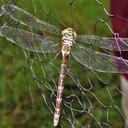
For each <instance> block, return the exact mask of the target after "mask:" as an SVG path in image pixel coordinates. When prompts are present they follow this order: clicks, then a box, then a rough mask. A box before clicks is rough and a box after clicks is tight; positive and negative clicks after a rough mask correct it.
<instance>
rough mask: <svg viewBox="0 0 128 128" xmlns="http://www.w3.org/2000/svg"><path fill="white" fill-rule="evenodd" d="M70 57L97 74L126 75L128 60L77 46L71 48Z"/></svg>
mask: <svg viewBox="0 0 128 128" xmlns="http://www.w3.org/2000/svg"><path fill="white" fill-rule="evenodd" d="M72 56H73V57H74V58H75V59H76V60H77V61H78V62H79V63H81V64H82V65H84V66H85V67H87V68H89V69H93V70H96V71H99V72H110V73H119V72H120V73H128V60H125V59H123V58H122V57H116V56H111V55H108V54H105V53H100V52H97V51H95V50H93V49H89V48H86V47H83V46H80V45H79V44H76V45H75V46H74V47H73V48H72Z"/></svg>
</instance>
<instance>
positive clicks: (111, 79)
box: [0, 0, 127, 128]
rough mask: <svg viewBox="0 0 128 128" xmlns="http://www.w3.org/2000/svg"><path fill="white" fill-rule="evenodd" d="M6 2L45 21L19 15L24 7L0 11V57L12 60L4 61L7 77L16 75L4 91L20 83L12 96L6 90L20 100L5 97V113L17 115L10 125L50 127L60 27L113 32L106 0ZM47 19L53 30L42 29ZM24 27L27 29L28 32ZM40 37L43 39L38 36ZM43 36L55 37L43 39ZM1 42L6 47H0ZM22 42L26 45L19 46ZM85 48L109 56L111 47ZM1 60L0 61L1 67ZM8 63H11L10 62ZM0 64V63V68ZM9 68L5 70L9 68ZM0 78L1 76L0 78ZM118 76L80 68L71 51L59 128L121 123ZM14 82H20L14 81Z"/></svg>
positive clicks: (102, 127)
mask: <svg viewBox="0 0 128 128" xmlns="http://www.w3.org/2000/svg"><path fill="white" fill-rule="evenodd" d="M8 4H10V5H13V4H14V5H15V6H16V7H19V8H21V9H23V10H24V11H27V12H29V13H31V14H32V15H34V16H35V17H38V18H39V19H40V20H42V21H45V22H39V21H38V20H36V23H35V22H32V21H34V20H35V19H34V18H33V16H32V17H31V18H27V17H25V15H22V13H24V11H23V10H17V11H16V12H13V11H14V10H13V9H11V8H6V9H5V11H3V12H2V13H1V17H0V18H1V21H0V24H1V25H0V26H3V27H2V29H1V30H3V28H4V26H5V29H4V31H5V32H6V31H7V30H8V31H7V34H6V36H5V38H2V39H1V40H0V42H1V43H0V46H1V51H2V52H3V54H1V56H2V60H4V57H5V58H7V56H9V59H7V60H6V61H7V62H8V61H9V60H13V59H14V60H13V62H9V63H11V68H12V67H13V66H12V65H14V71H13V72H14V74H13V73H12V74H11V75H10V74H9V76H8V77H12V76H13V75H14V76H13V78H11V79H15V78H16V79H15V80H14V82H10V84H9V85H8V84H7V85H8V86H7V88H6V89H7V91H8V92H9V93H10V91H9V90H13V89H14V88H15V86H16V88H18V87H19V86H22V87H20V88H19V90H18V89H14V90H15V91H14V93H15V94H12V93H11V94H12V95H15V96H16V93H19V94H20V95H19V94H18V95H19V98H17V97H16V98H14V97H15V96H10V104H11V105H12V104H15V105H13V107H11V109H12V111H11V110H10V115H9V116H10V117H11V118H13V119H14V121H15V120H16V118H17V117H18V118H19V119H20V120H19V122H13V123H12V124H11V125H12V127H14V126H17V127H27V126H28V127H33V128H34V127H48V128H50V127H53V117H54V111H55V100H56V91H57V86H58V79H59V74H60V65H61V59H62V56H61V53H60V51H61V47H60V46H61V45H60V43H61V30H63V29H64V28H67V27H73V28H75V30H76V32H77V33H78V34H93V35H99V36H106V37H107V36H112V34H114V33H113V31H112V29H111V25H110V22H111V19H110V17H111V16H114V15H112V14H109V8H108V6H109V5H108V3H107V2H106V1H105V0H104V1H102V3H101V1H98V0H94V1H90V0H83V1H78V0H62V1H59V0H47V1H43V0H27V1H25V0H23V1H20V0H18V1H11V2H10V1H8V0H7V1H5V0H3V1H1V2H0V5H1V6H3V5H8ZM10 12H11V13H10ZM24 22H25V23H26V24H24ZM47 23H50V24H53V25H55V26H57V28H56V27H53V26H50V25H47V26H48V27H47V28H46V31H44V29H43V28H44V27H45V25H46V24H47ZM3 24H4V25H3ZM42 24H44V26H43V25H42ZM6 26H12V27H14V28H16V29H12V28H9V29H8V28H6ZM58 28H59V29H58ZM19 29H22V30H23V31H20V30H19ZM9 30H11V31H9ZM24 30H25V31H24ZM26 31H29V32H28V33H27V32H26ZM22 32H24V34H23V35H22V36H21V37H19V38H18V39H17V36H19V35H20V34H21V33H22ZM31 33H33V34H31ZM35 33H36V34H38V35H41V37H40V36H36V35H35ZM10 35H11V37H13V39H14V41H12V40H10V39H9V41H8V42H7V43H6V41H5V39H8V38H7V37H9V36H10ZM42 35H43V37H44V38H42ZM48 36H50V37H55V38H47V39H46V37H48ZM26 37H28V38H26ZM36 38H37V39H36ZM56 38H57V39H58V40H56ZM40 40H47V41H46V44H45V43H44V44H42V45H40V44H38V43H39V42H40ZM11 41H12V42H13V43H14V44H17V43H16V42H20V43H21V45H18V46H20V47H16V46H15V45H13V46H11ZM32 41H34V43H33V42H32ZM3 42H4V43H5V45H6V46H4V44H3ZM24 42H29V43H28V44H26V45H24V44H25V43H24ZM53 42H56V43H53ZM101 43H102V42H101ZM37 44H38V45H37ZM48 44H49V45H50V46H52V48H53V49H52V48H51V47H50V46H49V45H48ZM81 44H82V43H81ZM23 45H24V46H23ZM85 46H86V47H89V48H90V49H95V50H97V51H101V52H103V53H107V54H109V55H112V50H111V49H99V48H98V47H94V46H92V45H89V44H85ZM8 47H9V48H8ZM28 47H29V48H30V49H33V48H34V50H29V49H28ZM19 49H20V51H19ZM22 53H24V55H22ZM59 53H60V54H59ZM15 54H16V57H15ZM12 56H13V59H12ZM87 57H89V55H88V56H87ZM23 58H24V59H23ZM90 59H91V58H90ZM6 61H5V62H6ZM22 61H23V62H22ZM5 62H4V63H3V64H4V65H5ZM95 63H97V62H95ZM101 63H102V62H101ZM8 65H9V66H10V64H8ZM126 65H127V64H126ZM106 67H107V63H106ZM2 68H3V66H1V69H2ZM8 68H9V67H8ZM104 68H105V66H104ZM9 69H10V68H9ZM9 69H8V70H7V71H10V70H9ZM104 70H105V69H104ZM117 70H118V69H117ZM2 74H3V73H1V75H2ZM27 74H28V75H29V76H28V75H27ZM4 79H5V78H2V80H3V81H4ZM11 79H9V80H11ZM17 79H18V80H17ZM118 79H119V78H118V76H117V74H114V75H113V74H111V73H99V72H96V71H95V69H94V70H92V69H88V67H85V66H83V65H82V64H81V63H79V61H77V60H75V59H74V58H73V57H72V55H70V56H69V61H68V67H67V72H66V78H65V82H64V92H63V101H62V110H61V117H60V122H59V125H58V127H60V128H68V127H71V128H99V127H100V128H109V127H111V128H114V127H121V126H122V125H123V123H122V122H123V121H124V120H125V117H124V115H123V113H122V110H121V105H120V97H121V95H124V96H125V95H126V94H123V93H122V92H121V91H120V87H119V80H118ZM20 80H21V81H20ZM17 81H18V82H19V83H18V84H17ZM3 83H4V82H3ZM5 83H6V82H5ZM12 84H14V85H15V86H14V87H13V88H12V87H10V86H11V85H12ZM2 90H4V89H2ZM11 94H10V95H11ZM4 95H6V93H5V94H4ZM26 97H27V98H26ZM3 102H4V100H2V101H1V103H2V104H3ZM19 104H20V105H19ZM5 106H6V105H5ZM30 106H31V107H30ZM7 108H8V107H7ZM20 109H21V110H20ZM33 111H34V112H33ZM5 113H6V112H5ZM5 113H4V114H5ZM14 117H15V118H14ZM3 120H6V119H3ZM9 124H10V123H9ZM4 126H5V125H4Z"/></svg>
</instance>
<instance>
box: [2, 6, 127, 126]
mask: <svg viewBox="0 0 128 128" xmlns="http://www.w3.org/2000/svg"><path fill="white" fill-rule="evenodd" d="M1 9H2V11H1V13H0V16H1V17H2V16H4V15H9V16H10V18H11V19H12V20H14V21H16V22H18V23H20V24H22V25H24V26H27V27H29V28H32V29H33V30H34V29H36V30H37V29H38V30H40V31H44V32H45V31H48V32H49V33H54V34H57V35H58V36H57V37H54V36H48V35H43V34H42V35H40V34H37V33H34V32H33V31H32V32H31V31H26V30H23V29H20V28H16V27H13V26H9V25H7V24H4V25H2V26H0V36H1V37H5V38H6V39H7V40H9V41H10V42H12V43H14V44H16V45H17V46H19V47H21V48H23V49H27V50H29V51H31V52H37V53H46V54H47V53H50V54H57V53H58V50H61V53H62V62H61V66H60V76H59V82H58V88H57V96H56V105H55V113H54V122H53V125H54V126H57V125H58V123H59V120H60V115H61V108H62V106H61V104H62V95H63V89H64V79H65V76H66V69H67V62H68V58H69V55H70V57H72V58H74V59H75V60H76V61H78V62H79V63H80V64H82V65H83V66H85V67H86V68H88V69H91V70H95V71H98V72H108V73H128V60H126V59H123V58H122V57H121V56H120V57H117V56H114V55H111V54H107V53H104V52H100V51H96V50H94V49H92V48H90V47H86V46H85V45H84V44H88V45H93V46H97V47H99V48H101V49H105V50H111V51H112V50H113V49H114V50H115V51H118V52H120V51H127V50H128V38H119V37H117V38H114V37H100V36H94V35H77V33H76V32H75V29H74V28H72V27H69V28H66V29H64V30H63V31H62V30H61V29H60V28H58V27H56V26H54V25H52V24H50V23H48V22H45V21H42V20H40V19H38V18H37V17H35V16H33V15H32V14H31V13H29V12H27V11H25V10H23V9H21V8H20V7H18V6H15V5H12V4H10V5H3V6H2V7H1ZM58 43H59V45H60V46H61V49H60V47H58V45H56V44H58ZM118 66H119V67H118ZM120 67H121V68H120Z"/></svg>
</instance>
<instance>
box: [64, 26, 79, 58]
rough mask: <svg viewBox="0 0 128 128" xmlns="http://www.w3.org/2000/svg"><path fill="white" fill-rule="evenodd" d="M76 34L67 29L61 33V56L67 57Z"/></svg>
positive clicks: (71, 29) (72, 30)
mask: <svg viewBox="0 0 128 128" xmlns="http://www.w3.org/2000/svg"><path fill="white" fill-rule="evenodd" d="M76 36H77V34H76V32H75V31H74V29H73V28H67V29H64V30H63V31H62V55H63V56H64V55H66V56H67V55H69V54H70V51H71V46H72V45H73V43H74V42H75V38H76Z"/></svg>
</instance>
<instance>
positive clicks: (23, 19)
mask: <svg viewBox="0 0 128 128" xmlns="http://www.w3.org/2000/svg"><path fill="white" fill-rule="evenodd" d="M1 9H2V12H1V14H0V15H4V14H6V13H7V14H9V15H10V17H11V18H12V19H13V20H15V21H18V22H20V23H21V24H23V25H26V26H28V27H31V28H34V29H38V30H41V31H43V30H46V31H49V32H51V33H56V34H60V32H61V31H60V29H59V28H57V27H55V26H54V25H51V24H49V23H47V22H45V21H41V20H40V19H38V18H36V17H34V16H33V15H32V14H30V13H28V12H26V11H25V10H23V9H21V8H19V7H17V6H14V5H12V4H10V5H3V6H2V7H1Z"/></svg>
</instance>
